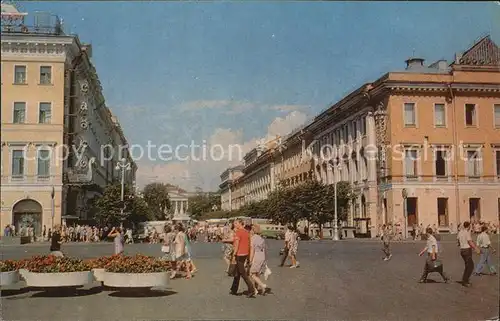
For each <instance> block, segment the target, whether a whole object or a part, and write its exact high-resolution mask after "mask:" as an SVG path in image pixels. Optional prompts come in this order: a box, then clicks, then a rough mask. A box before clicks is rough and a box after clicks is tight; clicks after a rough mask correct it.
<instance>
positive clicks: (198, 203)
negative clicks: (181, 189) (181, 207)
mask: <svg viewBox="0 0 500 321" xmlns="http://www.w3.org/2000/svg"><path fill="white" fill-rule="evenodd" d="M188 203H189V212H190V213H191V218H193V219H197V220H198V219H200V218H201V217H202V216H203V215H204V214H205V213H209V212H213V211H217V210H220V207H221V204H220V195H219V194H218V193H202V192H200V193H198V194H197V195H195V196H192V197H190V198H189V199H188Z"/></svg>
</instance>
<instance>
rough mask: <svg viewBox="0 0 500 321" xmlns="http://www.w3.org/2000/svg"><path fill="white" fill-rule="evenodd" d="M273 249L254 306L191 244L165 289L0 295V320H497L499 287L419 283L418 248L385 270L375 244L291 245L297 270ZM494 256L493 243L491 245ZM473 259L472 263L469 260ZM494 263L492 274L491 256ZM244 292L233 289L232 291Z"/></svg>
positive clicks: (217, 252)
mask: <svg viewBox="0 0 500 321" xmlns="http://www.w3.org/2000/svg"><path fill="white" fill-rule="evenodd" d="M281 244H282V243H281V242H276V241H269V246H270V251H269V266H270V267H271V269H272V271H273V274H272V275H271V277H270V279H269V280H268V281H267V284H268V285H269V286H270V287H271V288H272V292H273V293H272V294H270V295H268V296H266V297H261V296H259V297H257V298H256V299H247V298H245V297H244V296H239V297H235V296H230V295H228V289H229V287H230V284H231V279H230V278H229V277H227V276H225V275H224V273H223V270H224V268H225V266H224V263H223V261H222V259H221V245H220V244H210V243H209V244H205V243H197V244H194V245H193V252H194V253H193V254H194V258H195V263H196V265H197V267H198V269H199V272H198V274H197V275H196V277H194V278H193V279H192V280H184V279H176V280H173V281H172V282H171V284H170V288H169V289H168V291H152V292H145V291H141V292H137V293H131V292H127V291H116V290H109V289H103V288H101V287H99V286H98V285H97V284H94V285H91V286H86V287H84V288H82V289H78V290H74V289H70V290H68V291H56V292H50V291H44V290H43V289H22V288H21V287H20V286H18V287H12V288H7V289H4V290H3V291H2V301H1V303H2V311H1V313H2V317H3V318H2V319H3V320H51V321H56V320H120V321H124V320H193V319H195V320H196V319H197V320H222V319H224V320H235V319H239V320H426V321H429V320H464V321H465V320H467V321H469V320H485V319H488V318H492V317H496V316H498V314H499V312H498V303H499V282H498V281H499V279H498V277H497V276H481V277H473V279H472V283H473V286H472V287H471V288H464V287H462V286H461V285H460V284H457V283H456V282H454V281H453V282H452V283H450V284H444V283H441V282H442V281H441V279H440V277H439V275H431V276H430V279H433V280H435V281H436V282H435V283H434V282H433V283H427V284H418V283H417V280H418V278H419V277H420V274H421V270H422V267H423V264H424V261H423V258H421V257H418V256H417V254H416V253H418V252H419V250H420V249H421V247H423V245H424V244H423V243H422V242H418V243H402V244H394V245H393V252H394V256H393V258H392V260H390V261H388V262H384V261H383V260H382V259H381V258H382V252H381V244H380V243H378V242H373V241H356V240H354V241H340V242H337V243H333V242H331V241H310V242H302V243H301V244H300V247H299V260H300V263H301V267H300V268H298V269H289V268H278V267H277V265H278V262H279V257H278V252H279V248H280V247H281ZM495 246H496V248H497V249H498V238H497V240H496V244H495ZM441 248H442V254H441V258H442V260H443V262H444V266H445V271H446V273H448V274H449V275H450V276H451V278H452V279H453V280H459V279H460V277H461V274H462V270H463V262H462V260H461V258H460V256H459V253H458V251H457V248H456V246H455V244H453V243H448V242H443V243H442V244H441ZM47 250H48V246H47V245H46V244H43V245H40V244H33V245H27V246H3V247H2V255H3V259H7V258H22V257H30V256H32V255H35V254H44V253H47ZM63 250H64V252H65V253H66V254H67V255H70V256H78V257H82V258H91V257H97V256H100V255H109V254H111V253H112V251H113V245H112V244H111V243H104V244H91V245H85V244H76V245H73V244H65V245H64V247H63ZM126 252H127V254H134V253H143V254H148V255H160V245H149V244H136V245H129V246H127V247H126ZM474 259H475V261H477V260H478V257H477V256H475V258H474ZM494 263H495V266H496V268H497V270H498V269H499V259H498V255H497V254H496V257H495V258H494ZM243 290H245V285H244V283H243V282H241V285H240V291H243Z"/></svg>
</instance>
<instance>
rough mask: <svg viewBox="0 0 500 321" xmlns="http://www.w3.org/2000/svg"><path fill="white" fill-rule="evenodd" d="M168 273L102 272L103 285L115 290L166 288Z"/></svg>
mask: <svg viewBox="0 0 500 321" xmlns="http://www.w3.org/2000/svg"><path fill="white" fill-rule="evenodd" d="M168 280H169V278H168V272H155V273H113V272H104V285H106V286H110V287H115V288H145V287H166V286H167V285H168Z"/></svg>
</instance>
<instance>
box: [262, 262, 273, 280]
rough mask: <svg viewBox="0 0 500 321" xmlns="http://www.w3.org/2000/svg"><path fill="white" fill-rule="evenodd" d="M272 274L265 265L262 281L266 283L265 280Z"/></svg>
mask: <svg viewBox="0 0 500 321" xmlns="http://www.w3.org/2000/svg"><path fill="white" fill-rule="evenodd" d="M272 273H273V272H272V271H271V269H270V268H269V267H268V266H267V265H266V270H265V271H264V279H265V280H266V281H267V279H268V278H269V276H270V275H271V274H272Z"/></svg>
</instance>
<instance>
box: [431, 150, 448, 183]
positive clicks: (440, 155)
mask: <svg viewBox="0 0 500 321" xmlns="http://www.w3.org/2000/svg"><path fill="white" fill-rule="evenodd" d="M434 165H435V166H436V176H437V177H445V176H447V175H446V150H442V149H441V150H436V159H435V160H434Z"/></svg>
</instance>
